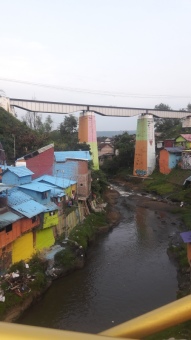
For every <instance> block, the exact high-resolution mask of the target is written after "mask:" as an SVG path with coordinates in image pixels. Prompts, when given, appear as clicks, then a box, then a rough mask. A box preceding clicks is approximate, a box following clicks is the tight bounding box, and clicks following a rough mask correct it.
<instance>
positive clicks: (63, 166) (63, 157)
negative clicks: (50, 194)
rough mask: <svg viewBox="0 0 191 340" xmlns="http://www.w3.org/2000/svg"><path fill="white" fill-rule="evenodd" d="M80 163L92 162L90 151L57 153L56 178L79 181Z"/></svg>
mask: <svg viewBox="0 0 191 340" xmlns="http://www.w3.org/2000/svg"><path fill="white" fill-rule="evenodd" d="M78 161H87V162H89V161H91V155H90V152H89V151H55V152H54V176H57V177H63V178H68V179H72V180H77V179H78V175H79V169H78Z"/></svg>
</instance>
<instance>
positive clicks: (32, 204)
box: [12, 200, 45, 218]
mask: <svg viewBox="0 0 191 340" xmlns="http://www.w3.org/2000/svg"><path fill="white" fill-rule="evenodd" d="M12 209H14V210H15V211H17V212H19V213H20V214H22V215H24V216H25V217H28V218H32V217H33V216H36V215H38V214H40V213H42V212H44V211H45V207H44V205H43V204H40V203H38V202H36V201H34V200H30V201H27V202H23V203H21V204H18V205H15V206H14V207H13V208H12Z"/></svg>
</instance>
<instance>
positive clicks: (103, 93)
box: [0, 78, 191, 99]
mask: <svg viewBox="0 0 191 340" xmlns="http://www.w3.org/2000/svg"><path fill="white" fill-rule="evenodd" d="M0 80H3V81H7V82H12V83H19V84H25V85H33V86H38V87H43V88H50V89H55V90H65V91H69V92H80V93H90V94H98V95H101V96H112V97H131V98H132V97H133V98H185V99H188V98H191V95H184V96H180V95H169V94H139V93H124V92H111V91H100V90H89V89H80V88H74V87H65V86H59V85H51V84H43V83H36V82H30V81H25V80H17V79H9V78H0Z"/></svg>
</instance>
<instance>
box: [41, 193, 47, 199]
mask: <svg viewBox="0 0 191 340" xmlns="http://www.w3.org/2000/svg"><path fill="white" fill-rule="evenodd" d="M46 198H48V192H47V191H45V192H43V193H42V199H43V200H45V199H46Z"/></svg>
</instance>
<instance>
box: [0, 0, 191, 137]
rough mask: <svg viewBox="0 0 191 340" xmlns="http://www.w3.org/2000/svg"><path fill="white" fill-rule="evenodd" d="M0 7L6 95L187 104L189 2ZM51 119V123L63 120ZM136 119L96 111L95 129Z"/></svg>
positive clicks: (91, 0)
mask: <svg viewBox="0 0 191 340" xmlns="http://www.w3.org/2000/svg"><path fill="white" fill-rule="evenodd" d="M0 10H1V20H0V36H1V40H0V41H1V48H0V89H1V90H3V91H4V92H5V94H6V96H7V97H12V98H24V99H32V98H36V99H37V100H48V101H60V102H70V103H85V104H97V105H99V104H101V105H113V106H128V107H142V108H153V107H154V106H155V105H156V104H160V103H161V102H163V103H165V104H168V105H170V106H171V108H172V109H176V110H178V109H180V108H185V107H186V106H187V104H188V103H190V102H191V42H190V39H191V21H190V15H191V0H54V1H50V0H17V1H16V0H6V1H5V0H0ZM9 80H14V81H12V82H11V81H9ZM16 81H17V82H16ZM27 83H35V84H42V85H49V86H48V87H46V86H35V85H32V84H27ZM19 115H20V113H19ZM53 118H54V121H55V123H54V127H56V126H57V125H58V123H59V122H61V121H62V120H63V119H64V117H63V116H60V115H59V116H58V115H54V116H53ZM136 120H137V118H135V117H134V118H113V117H112V118H111V117H109V118H106V117H102V116H98V115H96V122H97V130H98V131H100V130H122V131H126V130H134V129H136Z"/></svg>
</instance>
